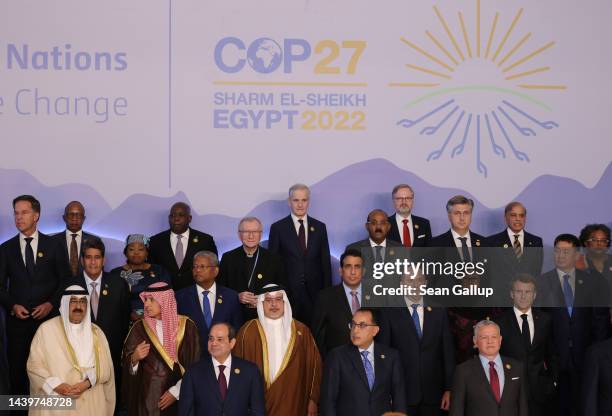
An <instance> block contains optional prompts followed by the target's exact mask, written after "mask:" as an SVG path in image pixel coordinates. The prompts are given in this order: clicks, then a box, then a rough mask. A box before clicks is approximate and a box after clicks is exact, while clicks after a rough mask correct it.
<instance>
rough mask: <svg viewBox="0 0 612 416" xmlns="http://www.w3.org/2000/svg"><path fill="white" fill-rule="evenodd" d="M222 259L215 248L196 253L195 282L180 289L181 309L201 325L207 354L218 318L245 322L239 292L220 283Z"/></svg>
mask: <svg viewBox="0 0 612 416" xmlns="http://www.w3.org/2000/svg"><path fill="white" fill-rule="evenodd" d="M218 274H219V260H218V258H217V255H216V254H215V253H213V252H212V251H200V252H197V253H196V254H195V256H193V281H194V282H195V284H192V285H191V286H187V287H184V288H183V289H181V290H179V291H178V292H176V304H177V306H178V313H179V314H181V315H185V316H188V317H189V318H191V320H192V321H193V322H195V324H196V326H197V327H198V333H199V335H200V347H201V348H200V351H201V352H202V353H204V354H206V350H207V348H206V339H207V336H208V332H209V331H210V328H211V327H212V326H213V325H214V324H215V323H217V322H227V323H229V324H230V325H232V326H233V327H234V328H240V326H242V323H243V322H244V319H243V315H242V308H241V307H240V303H239V301H238V293H237V292H236V291H234V290H232V289H230V288H227V287H224V286H222V285H221V284H217V282H216V278H217V276H218Z"/></svg>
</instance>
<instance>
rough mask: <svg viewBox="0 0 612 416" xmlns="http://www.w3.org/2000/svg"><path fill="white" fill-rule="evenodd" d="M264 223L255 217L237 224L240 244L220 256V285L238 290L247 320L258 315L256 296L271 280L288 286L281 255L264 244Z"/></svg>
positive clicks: (244, 219) (247, 218)
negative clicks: (264, 246) (262, 237)
mask: <svg viewBox="0 0 612 416" xmlns="http://www.w3.org/2000/svg"><path fill="white" fill-rule="evenodd" d="M262 233H263V225H262V224H261V221H259V219H257V218H256V217H245V218H243V219H241V220H240V223H239V224H238V238H240V241H241V242H242V245H241V246H240V247H237V248H235V249H233V250H231V251H228V252H227V253H225V254H224V255H223V257H222V258H221V270H220V272H219V278H218V279H217V280H218V281H219V284H221V285H223V286H225V287H229V288H230V289H233V290H235V291H236V292H238V295H239V298H240V303H241V304H242V312H243V315H244V318H245V321H248V320H250V319H255V318H257V296H255V293H258V292H259V291H260V289H261V288H263V287H264V286H265V285H267V284H270V283H276V284H278V285H280V286H284V287H286V286H287V282H286V279H285V274H284V272H283V265H282V262H281V259H280V257H279V256H278V255H277V254H275V253H271V252H270V251H269V250H267V249H265V248H263V247H261V246H260V245H259V242H260V241H261V234H262Z"/></svg>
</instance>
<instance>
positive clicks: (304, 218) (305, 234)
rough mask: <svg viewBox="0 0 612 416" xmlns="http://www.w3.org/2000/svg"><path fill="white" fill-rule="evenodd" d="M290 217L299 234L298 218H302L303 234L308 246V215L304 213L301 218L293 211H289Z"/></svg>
mask: <svg viewBox="0 0 612 416" xmlns="http://www.w3.org/2000/svg"><path fill="white" fill-rule="evenodd" d="M291 219H292V220H293V226H294V227H295V232H296V234H297V235H300V223H299V222H298V220H304V221H303V223H304V236H305V237H306V239H305V242H306V247H308V215H304V216H303V217H302V218H299V217H298V216H297V215H295V214H294V213H293V212H292V213H291Z"/></svg>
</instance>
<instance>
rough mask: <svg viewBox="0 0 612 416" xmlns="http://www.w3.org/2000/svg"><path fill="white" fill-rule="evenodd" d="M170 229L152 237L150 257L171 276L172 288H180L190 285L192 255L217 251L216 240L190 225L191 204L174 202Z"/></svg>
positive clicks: (169, 217)
mask: <svg viewBox="0 0 612 416" xmlns="http://www.w3.org/2000/svg"><path fill="white" fill-rule="evenodd" d="M168 222H169V223H170V229H169V230H166V231H163V232H161V233H159V234H156V235H154V236H153V237H151V242H150V246H149V260H150V263H152V264H159V265H160V266H162V267H163V268H164V269H166V270H167V271H168V272H169V273H170V276H172V286H173V289H174V290H175V291H176V290H179V289H182V288H184V287H186V286H189V285H191V283H192V280H191V265H192V259H193V255H194V254H195V253H197V252H198V251H212V252H213V253H215V254H218V253H217V246H216V245H215V240H213V237H212V236H211V235H209V234H206V233H203V232H201V231H198V230H195V229H193V228H191V227H189V224H190V223H191V207H190V206H189V205H187V204H186V203H184V202H177V203H175V204H174V205H172V208H170V214H169V215H168Z"/></svg>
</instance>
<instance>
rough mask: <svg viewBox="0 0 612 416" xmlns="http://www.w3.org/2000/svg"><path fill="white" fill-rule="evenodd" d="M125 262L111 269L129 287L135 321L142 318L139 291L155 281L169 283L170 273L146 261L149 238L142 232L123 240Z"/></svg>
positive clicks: (133, 319)
mask: <svg viewBox="0 0 612 416" xmlns="http://www.w3.org/2000/svg"><path fill="white" fill-rule="evenodd" d="M123 254H125V261H126V262H125V264H124V265H123V266H120V267H117V268H115V269H113V270H111V273H112V274H116V275H118V276H121V278H123V279H124V280H125V281H126V282H127V283H128V285H129V287H130V305H131V308H132V314H131V318H132V321H136V320H138V319H140V318H142V314H143V311H144V305H143V303H142V300H141V299H140V293H141V292H142V291H143V290H145V289H146V288H147V287H148V286H150V285H152V284H153V283H156V282H166V283H168V284H170V275H169V274H168V272H166V271H165V270H164V268H163V267H161V266H160V265H157V264H151V263H148V262H147V257H148V256H149V239H148V238H147V237H146V236H144V235H142V234H130V235H128V236H127V239H126V240H125V248H124V249H123Z"/></svg>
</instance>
